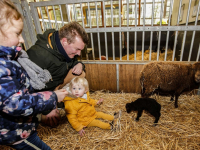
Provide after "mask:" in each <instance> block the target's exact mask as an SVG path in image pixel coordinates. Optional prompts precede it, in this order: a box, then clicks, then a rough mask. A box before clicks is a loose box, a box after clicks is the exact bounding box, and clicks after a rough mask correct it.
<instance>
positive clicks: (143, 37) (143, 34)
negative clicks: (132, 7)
mask: <svg viewBox="0 0 200 150" xmlns="http://www.w3.org/2000/svg"><path fill="white" fill-rule="evenodd" d="M143 8H144V9H143V27H145V16H146V0H144V4H143ZM144 42H145V32H144V31H142V60H144Z"/></svg>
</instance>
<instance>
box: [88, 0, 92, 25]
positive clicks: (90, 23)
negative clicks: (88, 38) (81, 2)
mask: <svg viewBox="0 0 200 150" xmlns="http://www.w3.org/2000/svg"><path fill="white" fill-rule="evenodd" d="M87 4H88V14H89V20H90V28H92V21H91V20H92V19H91V15H90V3H89V2H88V3H87Z"/></svg>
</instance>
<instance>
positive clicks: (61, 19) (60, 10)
mask: <svg viewBox="0 0 200 150" xmlns="http://www.w3.org/2000/svg"><path fill="white" fill-rule="evenodd" d="M59 10H60V16H61V20H62V26H64V21H63V14H62V8H61V5H59Z"/></svg>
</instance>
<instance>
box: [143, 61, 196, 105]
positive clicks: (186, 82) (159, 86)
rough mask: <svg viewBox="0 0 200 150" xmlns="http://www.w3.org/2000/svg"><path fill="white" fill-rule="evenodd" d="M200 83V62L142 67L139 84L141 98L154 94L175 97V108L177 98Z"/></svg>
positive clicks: (164, 63)
mask: <svg viewBox="0 0 200 150" xmlns="http://www.w3.org/2000/svg"><path fill="white" fill-rule="evenodd" d="M199 83H200V62H196V63H194V64H193V65H192V64H186V63H176V62H151V63H148V64H146V65H144V67H143V69H142V71H141V75H140V84H141V87H142V90H141V95H142V97H149V96H150V95H152V94H154V93H159V94H160V95H171V97H172V98H171V99H173V97H174V96H175V108H177V107H178V97H179V96H180V94H181V93H183V92H185V91H191V90H193V89H195V88H198V86H199Z"/></svg>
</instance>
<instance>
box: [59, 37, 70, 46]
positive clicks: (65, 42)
mask: <svg viewBox="0 0 200 150" xmlns="http://www.w3.org/2000/svg"><path fill="white" fill-rule="evenodd" d="M60 41H61V44H62V45H66V44H68V42H67V38H62V39H61V40H60Z"/></svg>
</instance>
